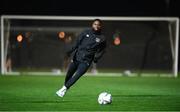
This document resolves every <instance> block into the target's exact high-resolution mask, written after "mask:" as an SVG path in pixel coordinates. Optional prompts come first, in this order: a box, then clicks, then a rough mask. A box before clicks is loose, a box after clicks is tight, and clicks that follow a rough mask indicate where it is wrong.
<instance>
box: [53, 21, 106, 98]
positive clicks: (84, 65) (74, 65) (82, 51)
mask: <svg viewBox="0 0 180 112" xmlns="http://www.w3.org/2000/svg"><path fill="white" fill-rule="evenodd" d="M101 28H102V21H101V20H100V19H95V20H93V22H92V28H90V29H87V30H85V31H83V32H82V33H81V34H80V35H79V36H78V38H77V40H76V42H75V44H74V45H73V47H72V48H71V50H69V51H68V54H69V55H71V54H73V56H72V57H73V58H72V60H71V63H70V65H69V68H68V71H67V74H66V77H65V82H64V86H63V87H62V88H61V89H59V90H58V91H57V92H56V94H57V95H58V96H59V97H63V96H64V95H65V93H66V92H67V90H68V89H69V88H70V87H71V86H72V85H73V84H74V83H75V82H76V81H77V80H78V79H79V78H80V77H81V76H82V75H83V74H85V73H86V71H87V70H88V68H89V66H90V65H91V63H92V62H94V63H97V62H98V60H99V59H100V58H101V57H102V55H103V54H104V52H105V47H106V39H105V37H104V35H102V34H101ZM73 52H74V53H73Z"/></svg>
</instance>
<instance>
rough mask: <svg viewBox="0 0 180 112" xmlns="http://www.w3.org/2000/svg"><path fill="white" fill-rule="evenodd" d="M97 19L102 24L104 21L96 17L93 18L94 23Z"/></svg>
mask: <svg viewBox="0 0 180 112" xmlns="http://www.w3.org/2000/svg"><path fill="white" fill-rule="evenodd" d="M95 21H98V22H99V23H100V24H102V23H103V22H102V20H101V19H94V20H93V23H94V22H95Z"/></svg>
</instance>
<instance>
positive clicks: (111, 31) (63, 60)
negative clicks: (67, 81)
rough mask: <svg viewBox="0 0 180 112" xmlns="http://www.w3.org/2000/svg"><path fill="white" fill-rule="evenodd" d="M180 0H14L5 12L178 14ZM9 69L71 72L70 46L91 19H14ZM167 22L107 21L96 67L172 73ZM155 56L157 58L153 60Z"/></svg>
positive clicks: (5, 6)
mask: <svg viewBox="0 0 180 112" xmlns="http://www.w3.org/2000/svg"><path fill="white" fill-rule="evenodd" d="M178 6H179V1H178V0H146V1H145V0H134V1H132V0H120V1H95V0H91V1H70V0H63V1H62V0H51V1H35V0H30V1H10V0H3V2H2V3H1V8H0V9H1V10H0V14H1V15H46V16H48V15H49V16H107V17H111V16H118V17H121V16H127V17H134V16H136V17H179V11H178ZM6 24H7V26H8V24H9V25H10V29H9V31H8V32H9V34H10V35H9V38H8V41H9V43H10V44H9V45H10V46H8V49H7V51H8V52H7V58H8V56H9V55H11V56H10V57H11V60H10V61H7V64H9V63H10V71H11V69H12V70H13V71H19V70H30V71H33V70H37V69H39V70H43V71H44V70H45V71H46V70H47V71H49V69H50V70H52V69H53V70H55V71H56V70H59V69H60V70H64V71H65V70H66V67H67V65H68V61H69V60H68V57H67V56H66V54H65V52H66V50H68V49H69V48H70V47H71V45H72V43H73V42H74V40H75V39H76V38H77V36H78V34H79V33H80V32H81V31H83V30H84V29H86V28H88V27H90V26H91V21H80V20H79V21H73V20H72V21H67V20H63V21H58V20H54V21H42V20H9V21H7V23H6ZM168 25H169V23H168V22H164V21H161V22H159V21H148V22H147V21H145V22H142V21H141V22H137V21H131V22H130V21H125V22H122V21H105V22H104V29H103V32H104V34H105V36H106V37H107V40H108V47H107V53H106V54H105V55H104V56H103V59H101V60H100V62H99V63H98V65H97V68H98V69H100V70H102V71H105V72H112V71H113V72H122V71H124V70H129V71H138V72H141V71H143V70H145V71H147V72H149V71H156V72H157V71H158V72H162V71H163V72H167V73H171V72H172V66H173V63H172V60H173V59H172V54H171V52H172V51H171V45H170V40H169V35H170V34H169V29H168ZM152 57H153V58H152Z"/></svg>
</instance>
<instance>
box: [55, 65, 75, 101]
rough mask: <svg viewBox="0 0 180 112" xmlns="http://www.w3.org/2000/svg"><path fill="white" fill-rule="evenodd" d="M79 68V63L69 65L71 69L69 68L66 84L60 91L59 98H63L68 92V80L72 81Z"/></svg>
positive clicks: (58, 92)
mask: <svg viewBox="0 0 180 112" xmlns="http://www.w3.org/2000/svg"><path fill="white" fill-rule="evenodd" d="M77 66H78V63H77V62H71V64H70V65H69V68H68V72H67V74H66V78H65V82H64V86H63V87H62V88H61V89H59V90H58V91H57V92H56V94H57V95H58V96H59V97H63V96H64V95H65V93H66V91H67V89H68V88H67V87H66V86H65V84H66V82H67V81H68V80H70V79H71V78H72V76H73V74H74V72H75V71H76V69H77Z"/></svg>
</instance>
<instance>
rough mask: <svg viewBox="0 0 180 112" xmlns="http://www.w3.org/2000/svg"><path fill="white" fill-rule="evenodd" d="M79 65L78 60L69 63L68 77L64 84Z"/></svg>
mask: <svg viewBox="0 0 180 112" xmlns="http://www.w3.org/2000/svg"><path fill="white" fill-rule="evenodd" d="M77 67H78V64H77V62H75V61H74V62H71V64H70V65H69V68H68V71H67V74H66V78H65V82H64V84H66V83H67V81H68V80H69V79H70V78H71V77H72V76H73V74H74V73H75V71H76V69H77Z"/></svg>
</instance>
